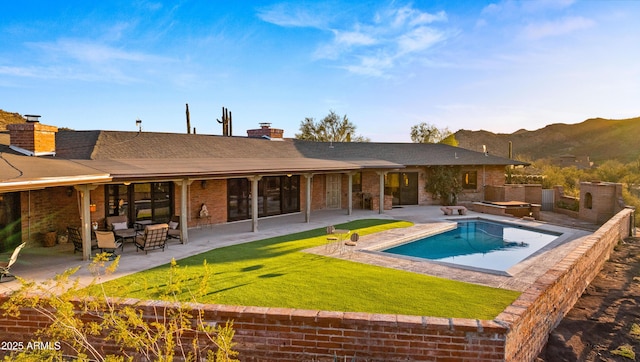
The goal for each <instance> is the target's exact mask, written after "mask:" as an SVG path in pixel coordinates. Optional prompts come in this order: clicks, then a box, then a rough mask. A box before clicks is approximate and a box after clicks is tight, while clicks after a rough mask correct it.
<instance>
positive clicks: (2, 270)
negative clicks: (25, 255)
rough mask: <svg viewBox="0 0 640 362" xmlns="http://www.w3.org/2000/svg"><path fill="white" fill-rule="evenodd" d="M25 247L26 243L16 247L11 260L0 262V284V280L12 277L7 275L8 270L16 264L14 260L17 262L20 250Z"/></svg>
mask: <svg viewBox="0 0 640 362" xmlns="http://www.w3.org/2000/svg"><path fill="white" fill-rule="evenodd" d="M25 245H27V243H22V244H20V245H18V246H17V247H16V248H15V249H13V253H12V254H11V258H9V260H8V261H2V262H0V282H2V278H5V277H13V275H12V274H10V273H9V269H11V266H12V265H13V264H14V263H15V262H16V260H18V254H20V250H22V248H24V246H25Z"/></svg>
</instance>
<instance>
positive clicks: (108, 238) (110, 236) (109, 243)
mask: <svg viewBox="0 0 640 362" xmlns="http://www.w3.org/2000/svg"><path fill="white" fill-rule="evenodd" d="M95 234H96V239H97V240H98V249H99V250H100V252H101V253H105V252H106V253H109V259H110V260H112V259H113V258H114V257H115V252H116V249H118V248H120V250H122V251H124V243H123V242H122V239H120V240H116V236H115V234H114V233H113V231H99V230H96V231H95Z"/></svg>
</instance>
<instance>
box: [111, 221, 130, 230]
mask: <svg viewBox="0 0 640 362" xmlns="http://www.w3.org/2000/svg"><path fill="white" fill-rule="evenodd" d="M112 225H113V230H125V229H127V222H126V221H123V222H114V223H113V224H112Z"/></svg>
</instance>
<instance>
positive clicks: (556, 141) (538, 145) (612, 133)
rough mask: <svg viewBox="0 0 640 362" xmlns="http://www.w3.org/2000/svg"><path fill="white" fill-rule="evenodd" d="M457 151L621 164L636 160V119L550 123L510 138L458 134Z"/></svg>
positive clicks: (639, 121)
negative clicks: (561, 157)
mask: <svg viewBox="0 0 640 362" xmlns="http://www.w3.org/2000/svg"><path fill="white" fill-rule="evenodd" d="M455 137H456V139H457V140H458V142H459V147H462V148H466V149H470V150H474V151H480V152H482V151H483V145H485V146H486V148H487V152H489V153H490V154H493V155H497V156H503V157H508V156H509V141H511V142H512V145H513V146H512V147H513V157H514V158H515V157H520V158H523V159H527V160H537V159H542V158H556V157H560V156H566V155H573V156H577V157H581V156H588V157H589V158H590V159H591V160H592V161H594V162H596V164H597V163H598V162H602V161H605V160H612V159H615V160H618V161H620V162H622V163H628V162H631V161H635V160H637V159H638V158H639V157H640V117H637V118H629V119H619V120H614V119H604V118H591V119H587V120H586V121H583V122H581V123H576V124H564V123H554V124H550V125H548V126H546V127H544V128H540V129H538V130H535V131H527V130H524V129H521V130H518V131H516V132H514V133H511V134H504V133H492V132H489V131H468V130H459V131H457V132H456V133H455Z"/></svg>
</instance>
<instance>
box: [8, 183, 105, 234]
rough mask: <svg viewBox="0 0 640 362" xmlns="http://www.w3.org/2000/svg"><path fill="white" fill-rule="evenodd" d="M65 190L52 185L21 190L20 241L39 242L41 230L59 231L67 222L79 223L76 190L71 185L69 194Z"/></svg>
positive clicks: (44, 231) (78, 224) (65, 227)
mask: <svg viewBox="0 0 640 362" xmlns="http://www.w3.org/2000/svg"><path fill="white" fill-rule="evenodd" d="M67 190H68V188H67V187H52V188H47V189H45V190H33V191H24V192H21V193H20V209H21V211H20V212H21V215H22V219H21V228H22V241H23V242H27V243H29V244H31V245H40V243H42V239H43V234H44V233H46V232H48V231H51V230H55V231H57V232H58V233H62V232H66V230H67V226H80V225H81V221H80V214H79V212H78V198H77V191H76V190H75V189H74V190H73V191H72V193H71V196H67ZM102 199H103V198H102ZM94 214H96V215H100V214H98V212H95V213H92V215H94ZM29 235H31V239H29Z"/></svg>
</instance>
